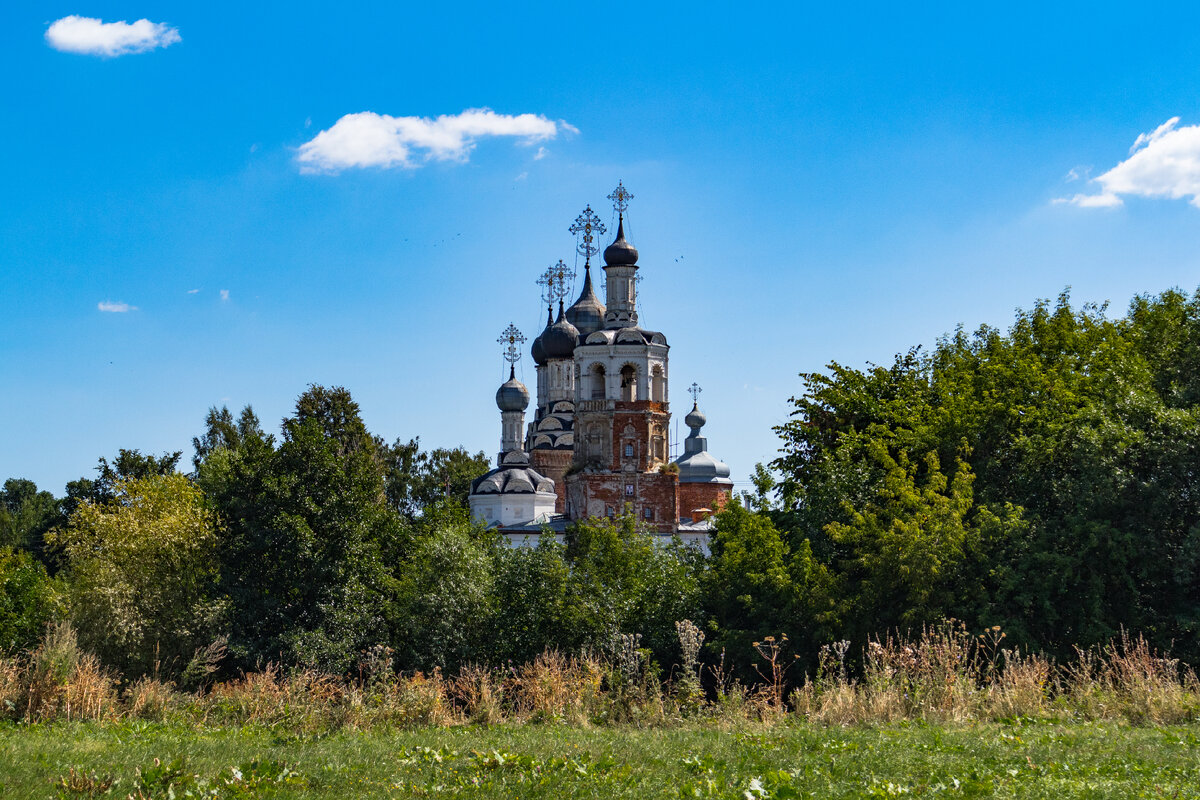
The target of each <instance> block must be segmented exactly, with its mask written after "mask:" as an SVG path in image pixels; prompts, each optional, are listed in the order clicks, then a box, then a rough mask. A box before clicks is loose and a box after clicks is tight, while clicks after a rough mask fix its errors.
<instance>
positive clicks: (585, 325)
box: [567, 265, 605, 339]
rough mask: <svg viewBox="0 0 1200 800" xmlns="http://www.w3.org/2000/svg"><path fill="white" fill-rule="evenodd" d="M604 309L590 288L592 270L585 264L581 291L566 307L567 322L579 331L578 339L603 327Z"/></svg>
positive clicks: (584, 337)
mask: <svg viewBox="0 0 1200 800" xmlns="http://www.w3.org/2000/svg"><path fill="white" fill-rule="evenodd" d="M604 310H605V309H604V303H601V302H600V298H598V297H596V291H595V290H594V289H593V288H592V271H591V269H590V268H589V267H587V266H586V265H585V266H584V273H583V291H582V292H580V293H579V299H578V300H576V301H575V303H574V305H572V306H571V307H570V308H568V309H567V322H570V323H571V324H572V325H574V326H575V329H576V330H578V331H579V336H580V339H586V338H587V337H588V335H589V334H592V333H595V332H596V331H598V330H600V329H601V328H603V327H604Z"/></svg>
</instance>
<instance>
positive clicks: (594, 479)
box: [567, 471, 679, 533]
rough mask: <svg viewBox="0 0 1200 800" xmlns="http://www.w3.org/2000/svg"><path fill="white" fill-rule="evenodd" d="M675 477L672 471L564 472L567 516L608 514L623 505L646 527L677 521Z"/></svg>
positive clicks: (668, 527) (662, 527) (666, 527)
mask: <svg viewBox="0 0 1200 800" xmlns="http://www.w3.org/2000/svg"><path fill="white" fill-rule="evenodd" d="M678 498H679V479H678V478H677V477H676V476H675V474H674V473H673V472H636V471H629V472H620V473H614V472H588V471H583V472H576V473H573V474H571V475H568V476H567V516H568V517H569V518H570V519H583V518H585V517H599V518H603V517H612V516H614V515H616V514H621V513H624V510H625V508H626V506H629V508H630V511H632V513H633V514H635V515H636V516H637V518H638V519H639V520H640V521H641V522H643V523H644V524H645V525H646V527H647V528H648V529H650V530H653V531H657V532H659V533H673V532H674V531H675V529H676V528H677V527H678V524H679V501H678Z"/></svg>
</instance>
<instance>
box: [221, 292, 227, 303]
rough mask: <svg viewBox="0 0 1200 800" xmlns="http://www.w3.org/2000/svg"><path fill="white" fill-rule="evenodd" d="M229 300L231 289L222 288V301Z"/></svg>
mask: <svg viewBox="0 0 1200 800" xmlns="http://www.w3.org/2000/svg"><path fill="white" fill-rule="evenodd" d="M228 300H229V290H228V289H222V290H221V301H222V302H228Z"/></svg>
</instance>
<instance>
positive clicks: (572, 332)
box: [542, 300, 579, 358]
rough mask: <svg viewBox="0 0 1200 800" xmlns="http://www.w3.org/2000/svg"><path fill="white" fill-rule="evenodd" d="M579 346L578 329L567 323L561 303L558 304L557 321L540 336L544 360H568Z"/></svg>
mask: <svg viewBox="0 0 1200 800" xmlns="http://www.w3.org/2000/svg"><path fill="white" fill-rule="evenodd" d="M577 344H579V329H578V328H576V327H575V326H574V325H572V324H571V323H570V322H567V317H566V315H565V314H564V312H563V306H562V301H561V300H560V301H559V303H558V319H556V320H554V324H553V325H551V326H550V327H549V328H547V329H546V331H545V333H543V334H542V347H543V348H544V349H545V351H546V358H570V357H571V356H572V355H573V354H574V353H575V345H577Z"/></svg>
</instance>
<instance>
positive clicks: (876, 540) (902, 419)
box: [0, 291, 1200, 682]
mask: <svg viewBox="0 0 1200 800" xmlns="http://www.w3.org/2000/svg"><path fill="white" fill-rule="evenodd" d="M1198 368H1200V295H1194V296H1188V295H1185V294H1183V293H1181V292H1178V291H1168V292H1164V293H1162V294H1160V295H1157V296H1143V297H1138V298H1135V299H1134V300H1133V302H1132V303H1131V305H1130V307H1129V311H1128V313H1127V314H1126V315H1125V316H1124V317H1120V318H1111V317H1109V316H1108V314H1107V310H1106V308H1104V307H1100V306H1094V305H1083V306H1080V307H1072V305H1071V302H1070V298H1069V297H1068V296H1067V295H1066V294H1065V293H1064V294H1063V295H1062V296H1060V297H1059V298H1058V299H1057V300H1056V301H1054V302H1050V301H1043V302H1039V303H1037V304H1036V305H1035V306H1034V307H1033V308H1032V309H1029V310H1024V311H1019V312H1018V313H1017V315H1016V319H1015V321H1014V323H1013V324H1012V326H1011V327H1010V328H1009V329H1008V330H1007V331H1000V330H997V329H993V328H990V327H986V326H985V327H981V328H979V329H978V330H976V331H975V332H974V333H967V332H966V331H964V330H962V329H959V330H956V331H955V332H954V333H952V334H950V335H948V336H946V337H944V338H942V339H941V340H939V341H938V342H937V343H936V345H935V346H934V347H932V348H930V349H928V350H926V349H924V348H915V349H913V350H910V351H907V352H905V353H902V354H900V355H898V356H897V357H896V358H895V359H894V361H893V362H892V363H891V364H889V365H886V366H877V365H868V366H866V367H864V368H853V367H847V366H844V365H841V364H837V363H832V364H830V365H829V366H828V367H827V368H826V369H825V370H823V371H821V372H818V373H811V374H804V375H802V376H801V377H802V380H803V385H804V391H803V392H802V393H801V394H800V395H799V396H797V397H795V398H792V400H791V406H792V416H791V419H790V420H789V421H788V422H786V423H785V424H782V425H780V426H778V427H777V428H776V433H777V434H778V436H779V442H780V449H779V457H778V458H777V459H775V460H774V461H773V462H772V463H771V464H769V465H759V466H758V467H757V468H756V471H755V476H754V481H755V485H756V490H755V492H754V493H753V494H752V496H750V497H748V498H746V502H745V503H741V502H738V501H734V502H732V503H731V504H730V505H729V506H728V507H727V508H726V509H725V510H724V511H723V512H721V513H720V514H718V515H717V517H716V528H715V531H714V533H713V535H712V537H711V541H710V551H711V552H710V553H709V554H703V553H701V552H699V551H697V550H695V549H693V548H689V547H686V546H684V545H683V544H681V543H680V542H678V541H674V542H669V543H665V544H664V543H663V542H662V541H660V540H659V539H657V538H656V537H654V536H651V535H648V534H646V533H644V532H643V531H641V530H640V529H639V527H638V523H637V520H636V519H634V518H632V517H624V518H620V519H618V520H616V521H607V520H591V521H587V522H584V523H581V524H578V525H576V526H574V527H573V528H572V529H570V530H569V531H568V535H567V537H566V543H565V544H557V543H556V542H555V541H554V539H553V537H548V536H547V537H543V539H542V541H541V542H540V543H539V544H538V546H537V547H533V548H524V549H511V548H508V547H506V546H504V543H503V542H502V541H501V540H500V539H499V537H497V536H496V535H495V534H494V533H493V532H489V531H487V530H485V529H483V528H482V527H481V526H479V525H478V524H475V523H473V522H472V521H471V520H470V519H469V517H468V514H467V512H466V496H467V492H468V491H469V485H470V480H471V479H472V478H474V477H476V476H478V475H479V474H482V473H483V472H484V471H486V470H487V468H488V462H487V459H486V457H485V456H484V454H482V453H479V454H475V455H471V454H470V453H468V452H467V451H465V450H463V449H462V448H457V449H453V450H432V451H423V450H422V449H421V447H420V444H419V441H418V440H415V439H414V440H412V441H409V442H403V441H397V442H395V443H393V444H387V443H386V442H384V441H383V440H381V439H380V438H378V437H376V436H373V435H372V434H371V433H370V432H369V431H368V430H367V428H366V426H365V424H364V422H363V420H362V419H361V415H360V414H359V409H358V406H357V405H356V404H355V402H354V401H353V399H352V398H351V396H350V394H349V393H348V392H347V391H346V390H345V389H342V388H336V387H335V388H327V387H321V386H313V387H310V388H309V390H308V391H306V392H305V393H304V394H303V395H301V397H300V398H299V399H298V400H297V403H296V406H295V410H294V413H292V414H291V415H290V416H288V417H287V418H286V419H285V420H283V422H282V425H281V427H280V430H279V433H278V434H277V435H276V434H272V433H267V432H266V431H264V430H263V428H262V426H261V424H260V422H259V420H258V419H257V417H256V416H255V415H254V413H253V411H252V410H251V409H250V408H248V407H247V408H246V409H244V410H243V411H242V412H241V414H240V415H238V416H236V417H235V415H234V414H232V413H231V412H230V411H229V410H228V409H224V408H222V409H213V410H212V411H210V413H209V414H208V416H207V418H206V419H205V420H204V425H203V428H204V429H203V432H202V433H201V434H200V435H199V436H197V437H196V438H195V439H194V440H193V449H194V452H195V455H194V458H193V461H192V470H191V471H190V472H188V473H187V474H184V473H182V472H180V471H179V462H180V459H181V456H182V454H181V453H178V452H177V453H168V454H164V455H162V456H157V457H156V456H149V455H144V454H142V453H139V452H138V451H136V450H122V451H120V453H118V455H117V456H116V458H114V459H113V460H112V461H111V462H109V461H108V460H107V459H104V458H102V459H100V461H99V463H98V465H97V470H96V476H95V477H94V478H88V479H80V480H78V481H74V482H72V483H71V484H68V486H67V487H66V492H65V495H64V496H62V497H55V496H54V495H52V494H51V493H49V492H45V491H39V490H38V489H37V487H36V486H34V485H33V484H32V483H31V482H29V481H26V480H20V479H10V480H8V481H6V482H5V484H4V488H3V491H2V492H0V648H4V649H6V650H19V649H22V648H28V647H30V646H32V645H33V643H34V642H35V641H36V640H37V638H38V636H39V635H40V633H41V630H42V629H43V627H44V626H45V625H46V624H47V622H49V621H52V620H58V619H66V620H69V621H70V622H71V623H72V625H74V626H75V628H76V629H77V630H78V632H79V637H80V640H81V642H82V643H83V644H84V645H86V646H87V647H88V648H89V649H91V650H92V651H94V652H96V653H98V654H99V655H100V656H101V657H102V658H103V659H104V661H105V662H106V663H107V664H109V665H110V666H112V667H113V668H115V669H118V670H120V671H121V672H122V673H123V674H125V675H126V676H127V677H134V676H137V675H141V674H146V673H149V672H151V671H154V672H158V673H162V672H166V673H168V674H170V675H172V676H174V677H175V678H176V679H178V680H180V681H183V682H186V681H187V680H188V679H189V678H188V675H189V672H188V670H189V665H190V664H193V663H194V662H195V659H196V658H197V654H198V653H200V652H209V653H211V652H212V648H213V647H214V646H215V647H218V648H219V649H220V650H221V651H222V652H225V651H227V655H226V656H225V657H224V659H223V660H222V662H221V664H222V666H221V668H222V669H224V670H228V671H236V670H239V669H253V668H256V667H260V666H262V665H264V664H266V663H275V664H281V665H284V666H305V667H315V668H318V669H321V670H326V671H329V672H336V673H353V671H354V670H355V669H357V668H359V665H360V664H361V663H363V660H364V659H366V658H368V657H369V658H375V659H377V658H379V657H380V654H384V655H385V656H386V658H388V659H389V660H390V661H391V662H392V664H393V665H394V666H395V667H396V668H399V669H404V670H417V669H420V670H429V669H432V668H435V667H440V668H445V669H455V668H458V667H461V666H463V665H466V664H486V665H491V666H502V665H504V664H507V663H510V662H511V663H525V662H528V661H530V660H532V659H533V658H534V657H536V656H537V655H538V654H540V653H541V652H543V651H544V650H545V649H547V648H556V649H560V650H563V651H579V650H581V649H590V650H592V651H603V650H604V649H605V648H606V647H610V646H612V643H613V642H614V641H616V640H617V638H618V635H619V634H635V633H636V634H640V635H641V637H642V638H641V640H640V643H641V646H642V647H643V648H644V650H645V651H646V653H647V655H648V656H649V657H651V658H652V659H653V661H654V662H655V663H657V664H658V665H659V666H660V667H661V668H663V669H669V668H670V667H671V665H672V664H673V663H674V661H675V660H676V659H677V657H678V656H677V653H678V636H677V630H676V626H675V624H676V622H678V621H681V620H693V621H695V622H696V623H697V624H698V625H699V626H700V629H701V630H702V631H703V632H704V633H705V645H704V646H705V653H704V658H706V659H709V660H710V661H714V662H715V661H718V660H719V661H720V662H721V663H722V664H724V665H725V666H727V667H730V668H733V669H740V670H742V672H743V677H745V678H747V679H750V678H752V677H753V672H752V671H751V667H750V665H751V663H752V662H753V661H754V660H755V655H754V653H755V647H754V645H755V643H761V642H762V641H764V640H765V638H766V637H767V636H775V637H779V638H777V639H776V640H775V641H782V636H783V635H786V636H787V642H788V646H789V647H790V648H792V649H793V650H794V653H795V655H796V656H799V663H800V664H802V665H803V666H804V668H805V669H810V668H812V666H813V665H814V664H815V660H816V658H817V654H818V652H819V650H820V648H821V647H822V646H823V645H827V644H831V643H834V642H840V641H843V640H845V641H850V642H854V643H860V644H861V643H863V642H865V641H866V639H867V638H868V637H870V636H872V635H879V634H885V633H886V632H888V631H919V630H920V629H921V628H922V627H924V626H929V625H933V624H936V623H938V622H940V621H942V620H945V619H948V618H953V619H957V620H961V621H962V622H963V623H965V624H966V625H967V626H969V627H970V628H972V629H975V630H983V629H990V628H993V627H994V626H1000V627H1001V628H1002V629H1003V630H1004V631H1005V632H1006V633H1007V635H1008V637H1009V641H1010V642H1011V643H1013V644H1015V645H1020V646H1022V647H1023V648H1025V649H1027V650H1038V651H1042V652H1045V653H1047V654H1050V655H1053V656H1056V657H1059V658H1069V657H1070V656H1071V654H1072V652H1073V648H1075V647H1076V646H1080V647H1087V646H1089V645H1092V644H1096V643H1099V642H1102V641H1106V640H1107V639H1109V638H1111V637H1113V636H1116V635H1118V634H1119V633H1120V631H1121V630H1122V629H1126V630H1132V631H1137V632H1140V633H1144V634H1145V635H1146V636H1147V637H1148V639H1149V640H1150V641H1151V642H1152V643H1153V644H1155V645H1157V646H1159V647H1163V648H1167V647H1172V648H1173V649H1174V651H1175V652H1176V653H1177V654H1178V655H1180V656H1182V657H1183V658H1184V659H1185V660H1187V661H1189V662H1190V663H1193V664H1194V663H1197V659H1198V658H1200V641H1198V638H1197V626H1198V624H1200V487H1198V486H1197V485H1196V481H1197V479H1198V477H1200V369H1198ZM626 641H627V639H626Z"/></svg>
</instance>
